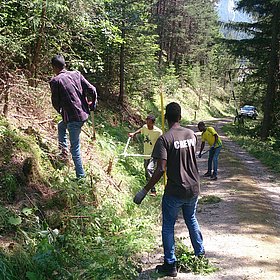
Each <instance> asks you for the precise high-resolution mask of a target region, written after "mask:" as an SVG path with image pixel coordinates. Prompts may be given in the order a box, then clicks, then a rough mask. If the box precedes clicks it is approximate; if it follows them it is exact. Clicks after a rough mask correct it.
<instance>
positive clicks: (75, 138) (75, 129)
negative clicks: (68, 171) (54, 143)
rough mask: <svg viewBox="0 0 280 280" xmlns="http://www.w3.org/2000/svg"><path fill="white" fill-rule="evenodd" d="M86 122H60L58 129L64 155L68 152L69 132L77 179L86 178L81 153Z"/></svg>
mask: <svg viewBox="0 0 280 280" xmlns="http://www.w3.org/2000/svg"><path fill="white" fill-rule="evenodd" d="M83 124H84V122H69V123H65V122H63V121H61V122H59V123H58V125H57V127H58V145H59V148H60V149H61V150H62V153H66V152H67V130H68V132H69V141H70V152H71V155H72V159H73V162H74V165H75V170H76V176H77V178H80V177H84V176H85V171H84V169H83V164H82V158H81V152H80V146H81V145H80V133H81V130H82V126H83Z"/></svg>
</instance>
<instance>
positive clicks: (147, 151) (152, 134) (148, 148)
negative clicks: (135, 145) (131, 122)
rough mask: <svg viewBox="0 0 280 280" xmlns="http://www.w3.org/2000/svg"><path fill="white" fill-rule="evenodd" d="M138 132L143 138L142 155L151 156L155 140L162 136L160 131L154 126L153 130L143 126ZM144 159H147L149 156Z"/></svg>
mask: <svg viewBox="0 0 280 280" xmlns="http://www.w3.org/2000/svg"><path fill="white" fill-rule="evenodd" d="M140 131H141V134H142V135H143V136H144V155H151V154H152V151H153V149H154V146H155V143H156V141H157V139H158V138H159V136H161V135H162V130H161V129H160V128H158V127H156V126H155V125H154V127H153V129H148V126H147V125H146V124H145V125H143V127H142V128H141V130H140ZM145 158H147V159H148V158H150V156H147V157H145Z"/></svg>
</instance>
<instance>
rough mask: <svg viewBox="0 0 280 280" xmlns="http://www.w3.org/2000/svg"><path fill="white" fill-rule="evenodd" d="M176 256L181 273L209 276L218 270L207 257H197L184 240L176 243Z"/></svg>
mask: <svg viewBox="0 0 280 280" xmlns="http://www.w3.org/2000/svg"><path fill="white" fill-rule="evenodd" d="M176 255H177V263H178V264H177V265H178V270H179V271H181V272H193V273H194V274H202V275H207V274H210V273H213V272H215V271H217V270H218V268H217V267H214V266H213V265H212V264H211V263H210V262H209V260H208V259H207V258H206V257H204V256H202V257H196V256H195V255H194V253H193V252H191V251H190V249H189V248H188V247H187V246H186V245H184V243H183V242H182V240H177V241H176Z"/></svg>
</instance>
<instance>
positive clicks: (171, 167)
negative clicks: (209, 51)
mask: <svg viewBox="0 0 280 280" xmlns="http://www.w3.org/2000/svg"><path fill="white" fill-rule="evenodd" d="M165 118H166V119H167V122H168V126H169V130H168V131H167V132H166V133H165V134H163V135H162V136H160V137H159V138H158V140H157V142H156V144H155V147H154V150H153V153H152V157H153V158H156V159H157V168H156V170H155V172H154V174H153V176H152V178H151V179H150V181H149V182H148V183H147V185H146V186H145V187H144V188H143V189H142V190H140V191H139V192H138V193H137V194H136V195H135V197H134V200H133V201H134V202H135V203H136V204H140V203H141V202H142V200H143V199H144V197H145V196H146V194H147V193H148V191H149V190H150V189H151V188H152V187H153V186H154V185H155V184H156V183H157V182H158V181H159V180H160V178H161V176H162V175H163V173H164V171H165V169H167V178H168V180H167V185H166V187H165V191H164V195H163V198H162V241H163V248H164V264H163V265H158V266H157V267H156V270H157V271H158V272H159V273H161V274H164V275H166V276H171V277H176V276H177V268H176V256H175V240H174V226H175V222H176V219H177V216H178V213H179V211H180V209H182V211H183V216H184V220H185V223H186V225H187V228H188V231H189V234H190V239H191V243H192V246H193V249H194V253H195V255H196V256H201V255H204V247H203V239H202V234H201V232H200V229H199V225H198V222H197V219H196V207H197V201H198V194H199V192H200V182H199V174H198V169H197V164H196V157H195V150H196V145H197V138H196V136H195V134H194V132H193V131H192V130H190V129H187V128H185V127H182V126H180V123H179V122H180V120H181V107H180V105H179V104H178V103H175V102H172V103H169V104H168V105H167V106H166V113H165Z"/></svg>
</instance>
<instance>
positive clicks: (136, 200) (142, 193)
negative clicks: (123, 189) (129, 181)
mask: <svg viewBox="0 0 280 280" xmlns="http://www.w3.org/2000/svg"><path fill="white" fill-rule="evenodd" d="M147 193H148V191H146V189H145V188H143V189H142V190H141V191H139V192H138V193H137V194H136V195H135V196H134V199H133V202H134V203H136V204H140V203H141V202H142V200H143V199H144V198H145V196H146V195H147Z"/></svg>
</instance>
